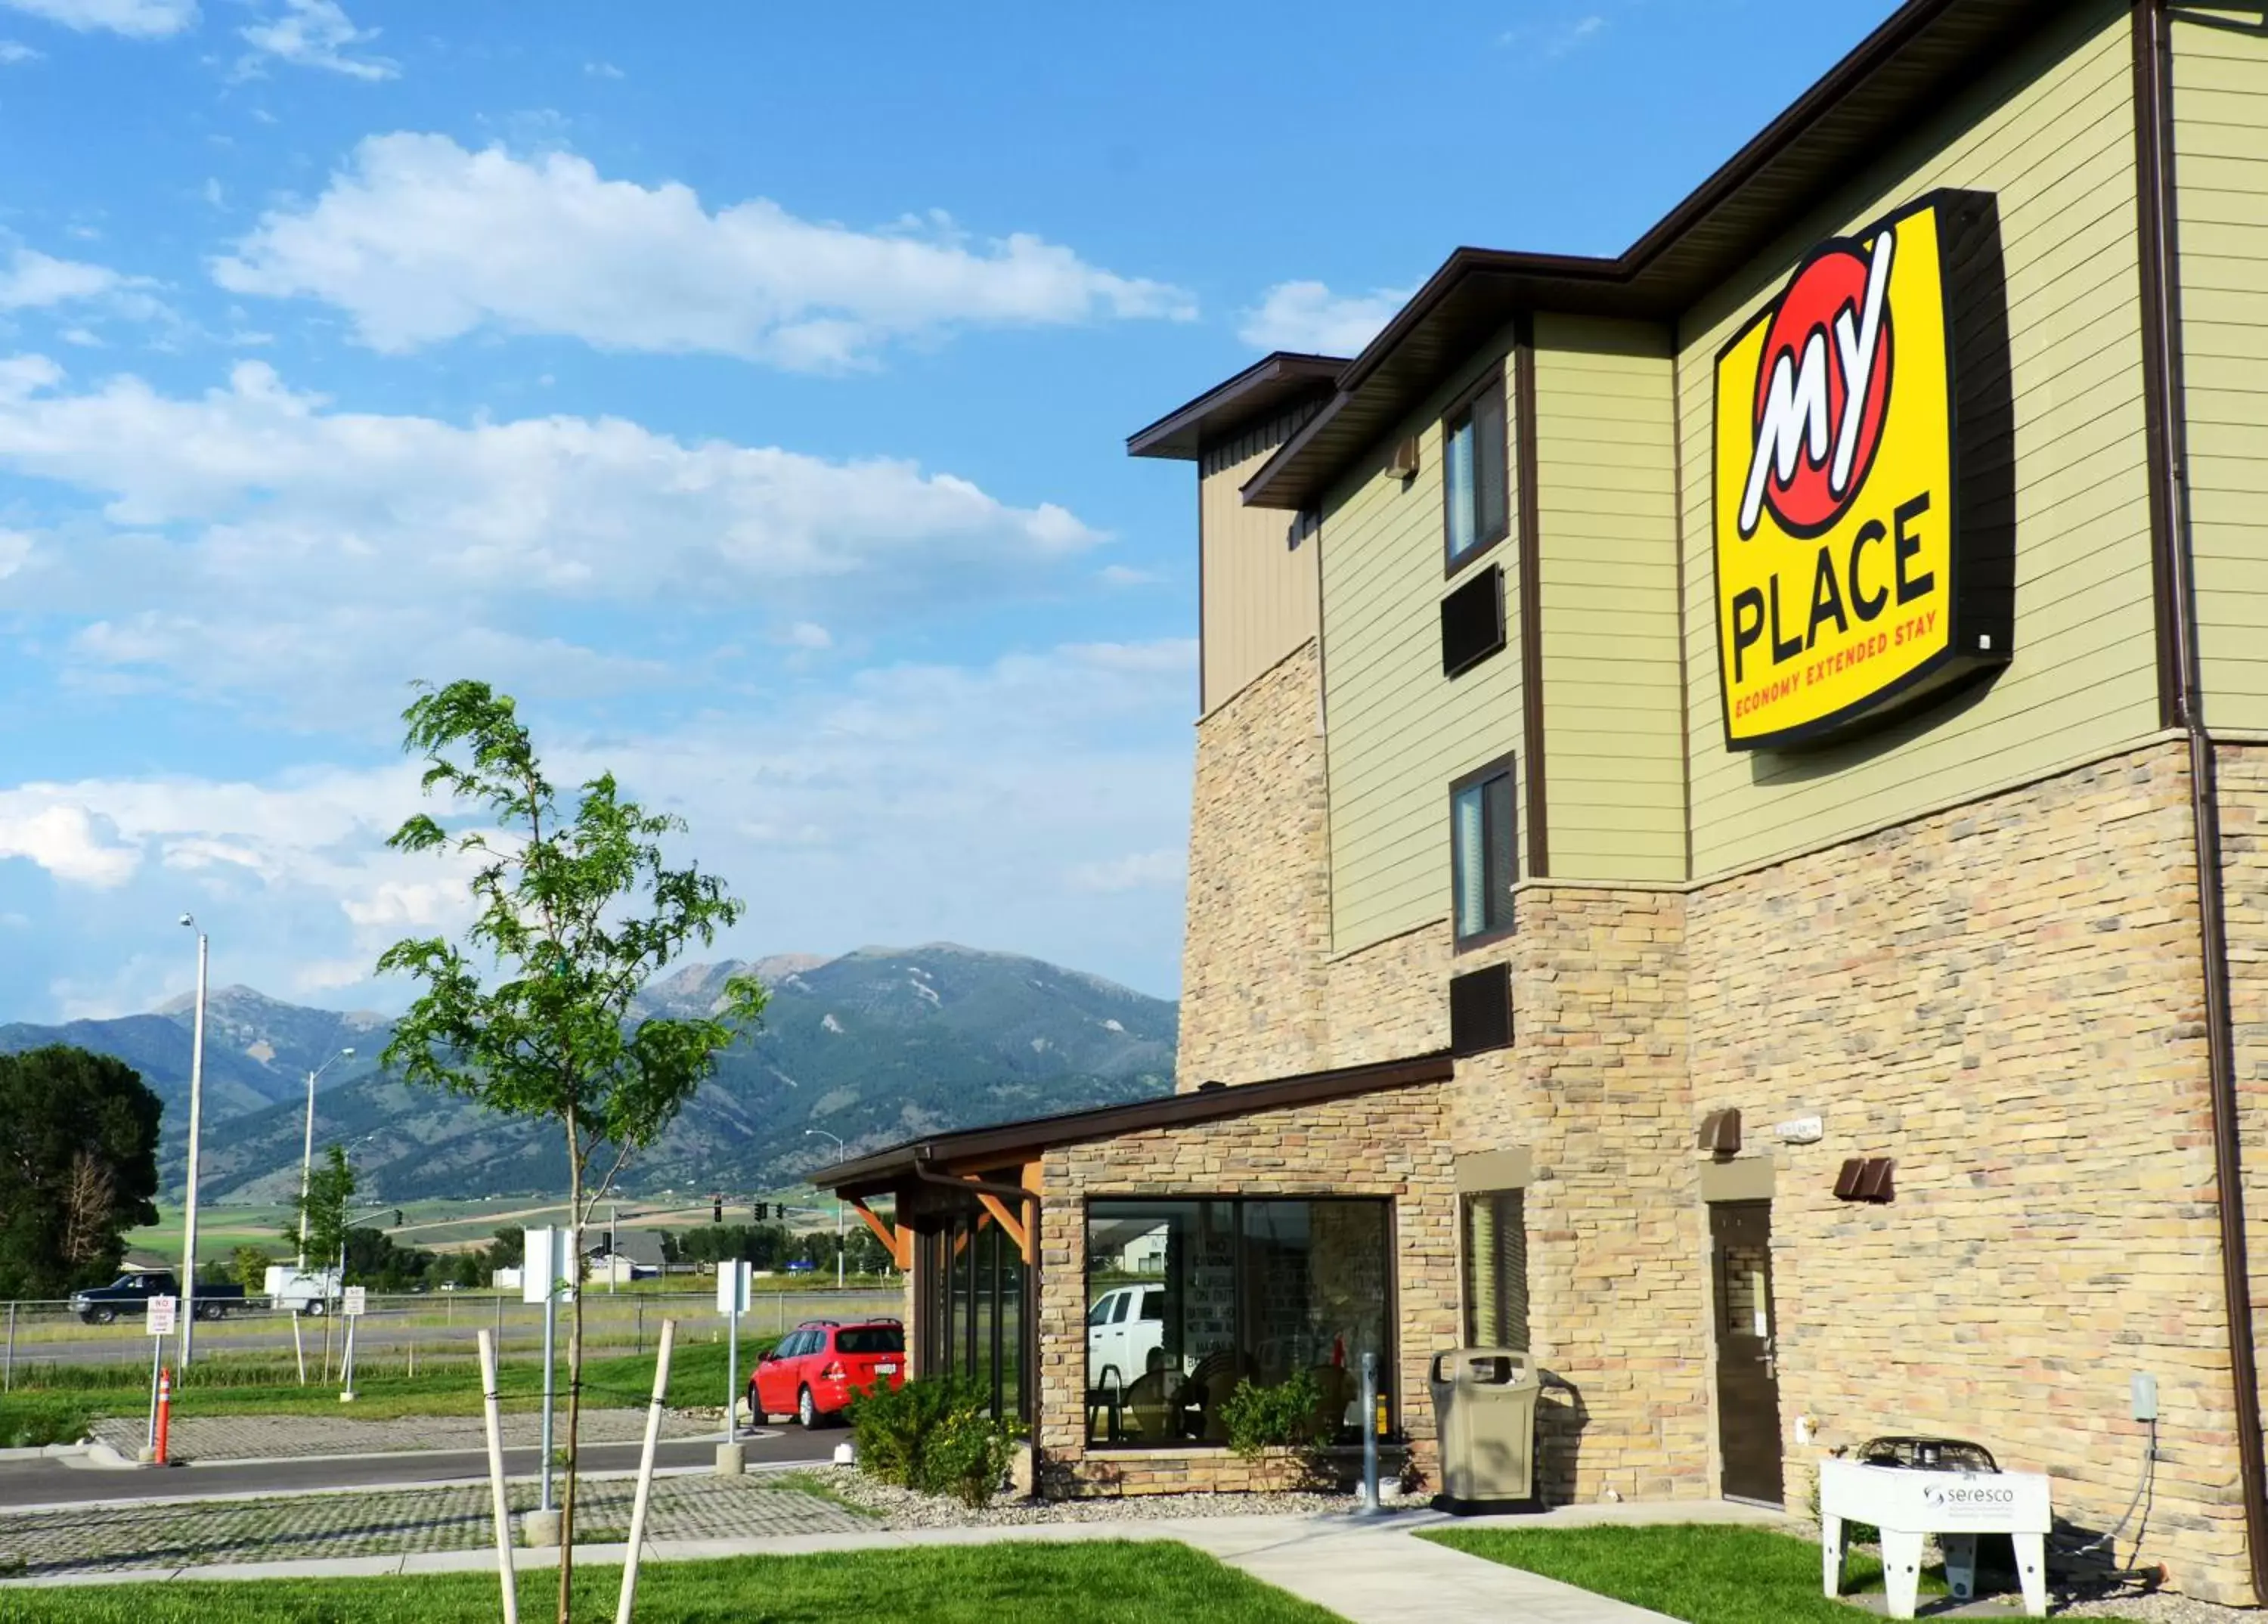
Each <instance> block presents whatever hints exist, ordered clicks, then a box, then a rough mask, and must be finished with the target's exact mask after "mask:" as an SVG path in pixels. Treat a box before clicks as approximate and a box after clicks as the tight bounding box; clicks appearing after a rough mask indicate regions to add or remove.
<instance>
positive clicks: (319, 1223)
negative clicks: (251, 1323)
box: [284, 1145, 355, 1275]
mask: <svg viewBox="0 0 2268 1624" xmlns="http://www.w3.org/2000/svg"><path fill="white" fill-rule="evenodd" d="M354 1192H355V1170H354V1166H353V1164H352V1163H350V1162H349V1161H348V1160H347V1153H346V1148H345V1147H343V1146H341V1145H326V1146H324V1147H323V1160H322V1163H321V1165H320V1166H319V1167H317V1168H316V1169H315V1170H314V1171H313V1173H311V1174H310V1175H309V1176H308V1178H307V1191H306V1194H305V1195H304V1196H298V1197H294V1198H293V1200H292V1203H291V1205H292V1207H293V1208H294V1209H295V1210H296V1211H297V1212H298V1222H295V1223H293V1224H292V1225H291V1226H290V1227H289V1228H288V1229H285V1230H284V1242H285V1244H288V1245H289V1246H290V1247H291V1249H292V1250H293V1251H297V1252H304V1253H305V1254H306V1259H307V1267H308V1268H309V1269H310V1270H311V1271H313V1273H316V1274H319V1275H320V1273H322V1272H323V1271H324V1270H325V1269H333V1268H337V1267H338V1266H340V1262H341V1259H342V1257H343V1255H344V1253H345V1251H346V1244H347V1207H349V1206H350V1204H351V1203H352V1202H353V1200H354Z"/></svg>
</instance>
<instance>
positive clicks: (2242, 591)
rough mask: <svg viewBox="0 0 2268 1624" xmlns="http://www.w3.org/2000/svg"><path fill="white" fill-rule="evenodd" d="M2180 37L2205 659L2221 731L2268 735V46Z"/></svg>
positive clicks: (2186, 30)
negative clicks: (2267, 509) (2264, 730)
mask: <svg viewBox="0 0 2268 1624" xmlns="http://www.w3.org/2000/svg"><path fill="white" fill-rule="evenodd" d="M2173 38H2174V96H2173V113H2174V196H2175V197H2176V203H2177V206H2178V207H2179V209H2180V211H2181V218H2180V225H2179V240H2180V245H2181V262H2180V271H2181V284H2182V344H2183V373H2184V376H2185V380H2186V384H2187V392H2186V401H2185V405H2186V408H2187V421H2186V424H2185V425H2184V426H2185V429H2186V432H2187V437H2188V440H2189V476H2190V488H2191V499H2190V540H2191V547H2192V548H2193V550H2194V552H2195V557H2196V572H2197V575H2196V585H2197V606H2198V665H2199V667H2200V668H2201V673H2202V675H2203V679H2204V683H2205V718H2206V720H2208V721H2209V722H2211V723H2212V724H2213V726H2215V727H2247V728H2250V727H2268V517H2264V512H2263V510H2264V506H2268V503H2264V499H2263V498H2268V39H2263V38H2262V37H2261V35H2260V34H2259V33H2258V32H2257V29H2254V30H2240V29H2229V28H2215V27H2212V26H2204V25H2202V24H2200V23H2199V22H2198V21H2194V20H2191V19H2189V18H2184V17H2183V16H2182V14H2180V13H2179V12H2176V20H2175V23H2174V35H2173Z"/></svg>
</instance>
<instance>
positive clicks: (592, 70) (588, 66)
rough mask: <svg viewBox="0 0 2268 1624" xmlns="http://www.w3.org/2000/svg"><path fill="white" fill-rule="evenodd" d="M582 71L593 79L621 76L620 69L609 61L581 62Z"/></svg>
mask: <svg viewBox="0 0 2268 1624" xmlns="http://www.w3.org/2000/svg"><path fill="white" fill-rule="evenodd" d="M583 71H584V72H585V73H587V74H589V75H590V76H591V77H592V78H594V79H619V78H622V77H623V74H622V70H621V69H620V68H617V67H616V66H615V64H614V63H610V62H586V63H584V64H583Z"/></svg>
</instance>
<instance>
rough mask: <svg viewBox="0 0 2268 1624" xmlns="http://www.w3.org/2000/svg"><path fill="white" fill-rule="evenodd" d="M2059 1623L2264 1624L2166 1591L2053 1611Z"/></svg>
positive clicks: (2246, 1613)
mask: <svg viewBox="0 0 2268 1624" xmlns="http://www.w3.org/2000/svg"><path fill="white" fill-rule="evenodd" d="M2050 1611H2051V1613H2053V1615H2054V1616H2055V1617H2057V1618H2059V1619H2136V1620H2140V1624H2260V1616H2261V1615H2260V1614H2259V1613H2257V1612H2254V1611H2251V1610H2250V1609H2248V1608H2243V1607H2224V1606H2220V1605H2219V1604H2218V1603H2216V1602H2210V1601H2198V1599H2196V1598H2194V1597H2190V1596H2175V1595H2170V1594H2169V1593H2167V1592H2165V1591H2156V1592H2151V1593H2146V1592H2143V1591H2122V1592H2114V1593H2110V1594H2106V1595H2104V1596H2102V1597H2101V1598H2096V1599H2091V1600H2088V1601H2074V1602H2072V1603H2070V1604H2068V1605H2066V1606H2054V1607H2051V1609H2050Z"/></svg>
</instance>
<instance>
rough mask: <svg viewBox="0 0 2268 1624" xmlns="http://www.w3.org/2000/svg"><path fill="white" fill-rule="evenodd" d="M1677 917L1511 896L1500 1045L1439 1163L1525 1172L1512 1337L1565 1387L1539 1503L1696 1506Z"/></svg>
mask: <svg viewBox="0 0 2268 1624" xmlns="http://www.w3.org/2000/svg"><path fill="white" fill-rule="evenodd" d="M1684 909H1685V898H1684V897H1683V896H1681V895H1680V894H1678V893H1677V892H1675V891H1646V890H1611V891H1609V890H1593V889H1578V888H1574V887H1564V886H1553V885H1550V884H1548V883H1545V884H1540V885H1537V886H1534V887H1530V888H1528V889H1526V890H1522V892H1521V896H1520V898H1519V902H1518V911H1519V919H1520V934H1518V935H1517V936H1515V937H1513V939H1511V941H1508V942H1506V944H1504V946H1505V948H1506V949H1507V950H1508V952H1509V956H1510V960H1511V964H1512V982H1513V1047H1512V1048H1510V1049H1506V1050H1500V1051H1498V1052H1493V1053H1490V1054H1484V1055H1476V1056H1475V1057H1473V1058H1472V1059H1468V1060H1464V1061H1462V1062H1460V1063H1459V1065H1458V1067H1457V1091H1456V1096H1455V1106H1454V1111H1453V1112H1452V1118H1451V1119H1452V1123H1453V1125H1454V1133H1455V1137H1456V1146H1457V1148H1458V1149H1459V1150H1461V1151H1463V1150H1488V1149H1495V1148H1499V1147H1501V1146H1504V1145H1506V1144H1519V1145H1524V1146H1525V1147H1527V1148H1528V1152H1529V1155H1530V1160H1531V1162H1532V1164H1533V1182H1531V1183H1530V1184H1529V1185H1528V1194H1527V1199H1526V1203H1525V1205H1526V1208H1527V1218H1528V1324H1529V1327H1530V1332H1531V1335H1532V1337H1533V1339H1534V1341H1535V1355H1536V1358H1537V1362H1538V1363H1539V1364H1540V1365H1541V1366H1542V1367H1543V1369H1547V1370H1549V1371H1550V1372H1551V1373H1552V1374H1553V1375H1555V1376H1557V1377H1559V1378H1560V1379H1561V1380H1562V1381H1564V1382H1565V1383H1567V1384H1569V1388H1570V1389H1572V1391H1555V1392H1550V1393H1547V1394H1546V1396H1545V1402H1544V1404H1543V1406H1542V1410H1541V1415H1542V1420H1543V1462H1544V1465H1545V1466H1546V1469H1547V1472H1548V1473H1549V1485H1548V1492H1549V1494H1550V1496H1551V1498H1552V1499H1553V1500H1554V1501H1555V1502H1559V1501H1566V1500H1594V1499H1597V1498H1598V1497H1599V1496H1600V1495H1601V1494H1602V1493H1603V1492H1604V1491H1606V1490H1608V1489H1612V1490H1614V1491H1615V1492H1616V1493H1617V1494H1620V1495H1623V1496H1624V1498H1626V1499H1631V1498H1638V1497H1646V1498H1655V1499H1661V1498H1675V1497H1682V1496H1693V1497H1700V1496H1705V1495H1710V1494H1712V1493H1713V1492H1714V1485H1715V1478H1714V1475H1713V1473H1712V1472H1711V1470H1710V1458H1711V1423H1710V1416H1711V1404H1710V1393H1709V1388H1708V1377H1709V1369H1710V1365H1709V1346H1710V1344H1709V1318H1708V1298H1707V1281H1708V1271H1707V1266H1706V1259H1707V1244H1708V1236H1707V1234H1706V1231H1705V1224H1704V1217H1705V1214H1704V1211H1703V1208H1702V1207H1701V1203H1700V1192H1699V1188H1698V1183H1697V1173H1696V1171H1695V1169H1696V1153H1695V1149H1694V1129H1693V1102H1692V1096H1691V1095H1690V1092H1689V1090H1688V1087H1687V1082H1686V1076H1685V1063H1686V1056H1685V1020H1686V1016H1685V1007H1686V985H1685V983H1686V968H1685V927H1684ZM1458 967H1459V968H1460V969H1462V968H1465V962H1464V961H1462V960H1461V961H1460V962H1459V965H1458Z"/></svg>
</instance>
